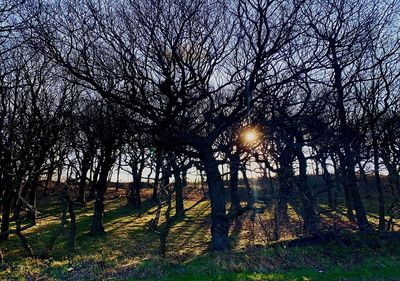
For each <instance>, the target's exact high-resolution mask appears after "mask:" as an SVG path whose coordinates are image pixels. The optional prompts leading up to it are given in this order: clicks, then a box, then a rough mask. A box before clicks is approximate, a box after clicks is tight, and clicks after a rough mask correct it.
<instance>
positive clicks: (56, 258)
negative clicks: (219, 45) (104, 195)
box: [0, 193, 400, 280]
mask: <svg viewBox="0 0 400 281" xmlns="http://www.w3.org/2000/svg"><path fill="white" fill-rule="evenodd" d="M54 196H56V195H54ZM46 200H50V199H49V198H47V199H46ZM51 202H53V203H46V202H42V204H43V207H41V208H40V214H39V219H38V224H37V225H36V226H35V227H33V228H30V229H29V230H27V231H26V232H24V233H25V234H26V237H27V238H28V239H29V243H30V244H31V245H32V247H33V248H34V251H35V252H36V253H40V251H42V250H43V249H44V248H45V247H46V245H47V243H48V242H49V239H51V237H52V234H53V233H54V231H55V230H56V228H57V227H58V224H59V223H60V216H61V212H62V210H61V204H59V203H57V198H56V197H54V198H52V199H51ZM185 207H186V209H187V211H186V215H185V217H183V218H181V219H178V220H177V221H176V222H175V223H174V225H173V227H172V229H171V233H170V235H169V236H168V240H167V244H168V249H167V257H166V258H165V259H162V258H160V257H159V256H158V236H157V235H156V234H155V233H153V232H151V231H150V230H148V229H147V227H146V224H147V223H148V222H149V221H150V220H151V218H152V217H153V216H154V212H155V206H154V205H153V204H152V203H151V202H150V200H145V201H144V203H143V206H142V208H141V210H140V211H138V210H133V209H132V208H131V207H129V206H127V205H126V199H125V197H124V196H123V195H118V194H116V193H111V194H109V195H108V199H107V202H106V211H105V229H106V234H105V235H104V236H101V237H95V238H93V237H90V236H89V235H88V231H89V229H90V224H91V216H92V210H93V202H92V203H89V204H87V206H86V207H81V208H77V210H76V213H77V227H78V233H77V240H76V249H75V251H74V252H73V253H70V252H68V251H67V238H68V234H69V232H68V225H67V226H66V227H65V229H64V231H63V233H62V234H61V235H60V237H59V238H58V239H57V241H56V245H55V249H54V252H53V253H52V255H51V258H48V259H44V260H42V259H32V258H29V257H27V255H26V253H25V252H24V250H23V248H22V246H21V243H20V241H19V239H18V238H17V237H15V236H14V235H13V236H11V237H10V240H9V241H7V242H2V244H0V245H1V246H0V247H1V248H2V249H3V251H4V252H5V261H4V263H3V264H2V265H0V280H400V259H399V258H400V242H397V241H393V240H379V241H377V243H373V246H372V247H371V244H370V243H366V241H371V240H374V239H375V238H376V237H375V236H373V235H372V236H369V237H363V238H361V237H359V236H358V235H355V234H354V233H352V232H351V231H348V232H346V233H345V234H344V235H347V236H348V237H349V239H351V241H352V243H351V244H350V245H339V244H337V243H330V244H325V245H314V246H307V247H293V248H292V247H286V246H285V244H284V243H279V244H278V243H273V242H271V241H269V240H268V235H269V233H268V227H269V226H268V224H266V225H260V224H259V223H257V220H256V221H255V223H252V222H251V220H250V219H249V216H244V217H243V218H241V220H240V221H236V222H235V223H233V225H232V227H231V234H230V236H231V237H230V238H231V246H232V250H231V251H229V252H225V253H209V251H208V247H209V241H210V234H209V227H210V219H209V212H210V204H209V201H208V200H200V199H199V197H196V196H191V197H188V198H186V203H185ZM290 212H291V215H292V216H297V214H296V212H295V210H294V209H291V210H290ZM268 215H269V214H268V212H266V213H265V214H264V215H263V216H268ZM371 216H372V217H371V218H373V217H374V216H375V215H374V213H373V212H372V213H371ZM264 219H265V220H267V217H264ZM339 219H342V218H339ZM294 221H295V220H294ZM291 227H292V229H289V230H288V231H287V232H285V233H286V234H284V237H283V238H282V239H283V240H290V239H293V238H294V237H293V235H294V233H295V232H296V229H298V228H299V225H297V224H296V223H295V222H293V225H292V226H291Z"/></svg>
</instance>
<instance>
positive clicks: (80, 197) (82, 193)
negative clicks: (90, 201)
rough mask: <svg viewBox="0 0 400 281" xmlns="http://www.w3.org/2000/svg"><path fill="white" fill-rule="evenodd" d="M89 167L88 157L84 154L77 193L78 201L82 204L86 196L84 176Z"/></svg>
mask: <svg viewBox="0 0 400 281" xmlns="http://www.w3.org/2000/svg"><path fill="white" fill-rule="evenodd" d="M89 169H90V157H87V156H86V155H84V156H83V160H82V168H81V176H80V179H79V195H78V202H80V203H82V204H85V203H86V196H85V190H86V176H87V172H88V171H89Z"/></svg>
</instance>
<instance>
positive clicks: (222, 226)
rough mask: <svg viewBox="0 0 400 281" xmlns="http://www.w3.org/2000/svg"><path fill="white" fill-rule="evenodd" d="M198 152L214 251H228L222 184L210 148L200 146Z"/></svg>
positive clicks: (227, 230) (226, 220)
mask: <svg viewBox="0 0 400 281" xmlns="http://www.w3.org/2000/svg"><path fill="white" fill-rule="evenodd" d="M198 151H199V152H200V157H201V161H202V164H203V166H204V170H205V172H206V176H207V185H208V192H209V194H210V201H211V239H212V249H213V250H214V251H223V250H227V249H229V238H228V232H229V224H228V217H227V215H226V206H225V193H224V183H223V181H222V178H221V174H220V172H219V170H218V163H217V161H216V159H215V158H214V155H213V151H212V148H211V147H210V146H207V145H204V146H201V147H200V148H199V149H198Z"/></svg>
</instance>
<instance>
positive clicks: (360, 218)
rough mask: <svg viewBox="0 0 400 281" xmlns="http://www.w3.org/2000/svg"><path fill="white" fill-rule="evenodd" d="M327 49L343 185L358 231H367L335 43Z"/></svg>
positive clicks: (368, 227) (367, 224) (331, 41)
mask: <svg viewBox="0 0 400 281" xmlns="http://www.w3.org/2000/svg"><path fill="white" fill-rule="evenodd" d="M329 48H330V50H331V53H332V67H333V71H334V88H335V90H336V93H337V102H336V108H337V114H338V119H339V125H340V137H341V143H340V145H341V147H342V148H343V151H344V158H343V160H344V163H342V164H344V165H343V166H344V177H345V178H344V180H345V182H346V183H345V185H346V186H347V187H348V188H349V190H350V193H351V197H352V199H353V206H354V209H355V211H356V218H357V225H358V228H359V229H360V231H369V230H370V229H371V226H370V224H369V222H368V220H367V214H366V212H365V209H364V205H363V203H362V200H361V196H360V193H359V190H358V186H357V178H356V176H355V171H354V167H355V157H354V154H353V153H352V150H351V145H352V143H353V141H352V140H353V137H354V136H353V132H352V131H351V130H350V127H349V125H348V123H347V117H346V110H345V107H344V100H345V93H344V86H343V84H342V68H341V66H340V64H339V59H338V57H337V52H336V42H335V41H334V39H331V40H330V41H329Z"/></svg>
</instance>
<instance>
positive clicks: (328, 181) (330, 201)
mask: <svg viewBox="0 0 400 281" xmlns="http://www.w3.org/2000/svg"><path fill="white" fill-rule="evenodd" d="M321 167H322V171H323V174H322V177H323V179H324V181H325V183H326V188H327V190H328V206H329V208H331V209H336V204H335V200H334V196H333V183H332V178H331V174H330V173H329V171H328V167H327V166H326V158H324V159H322V160H321Z"/></svg>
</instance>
